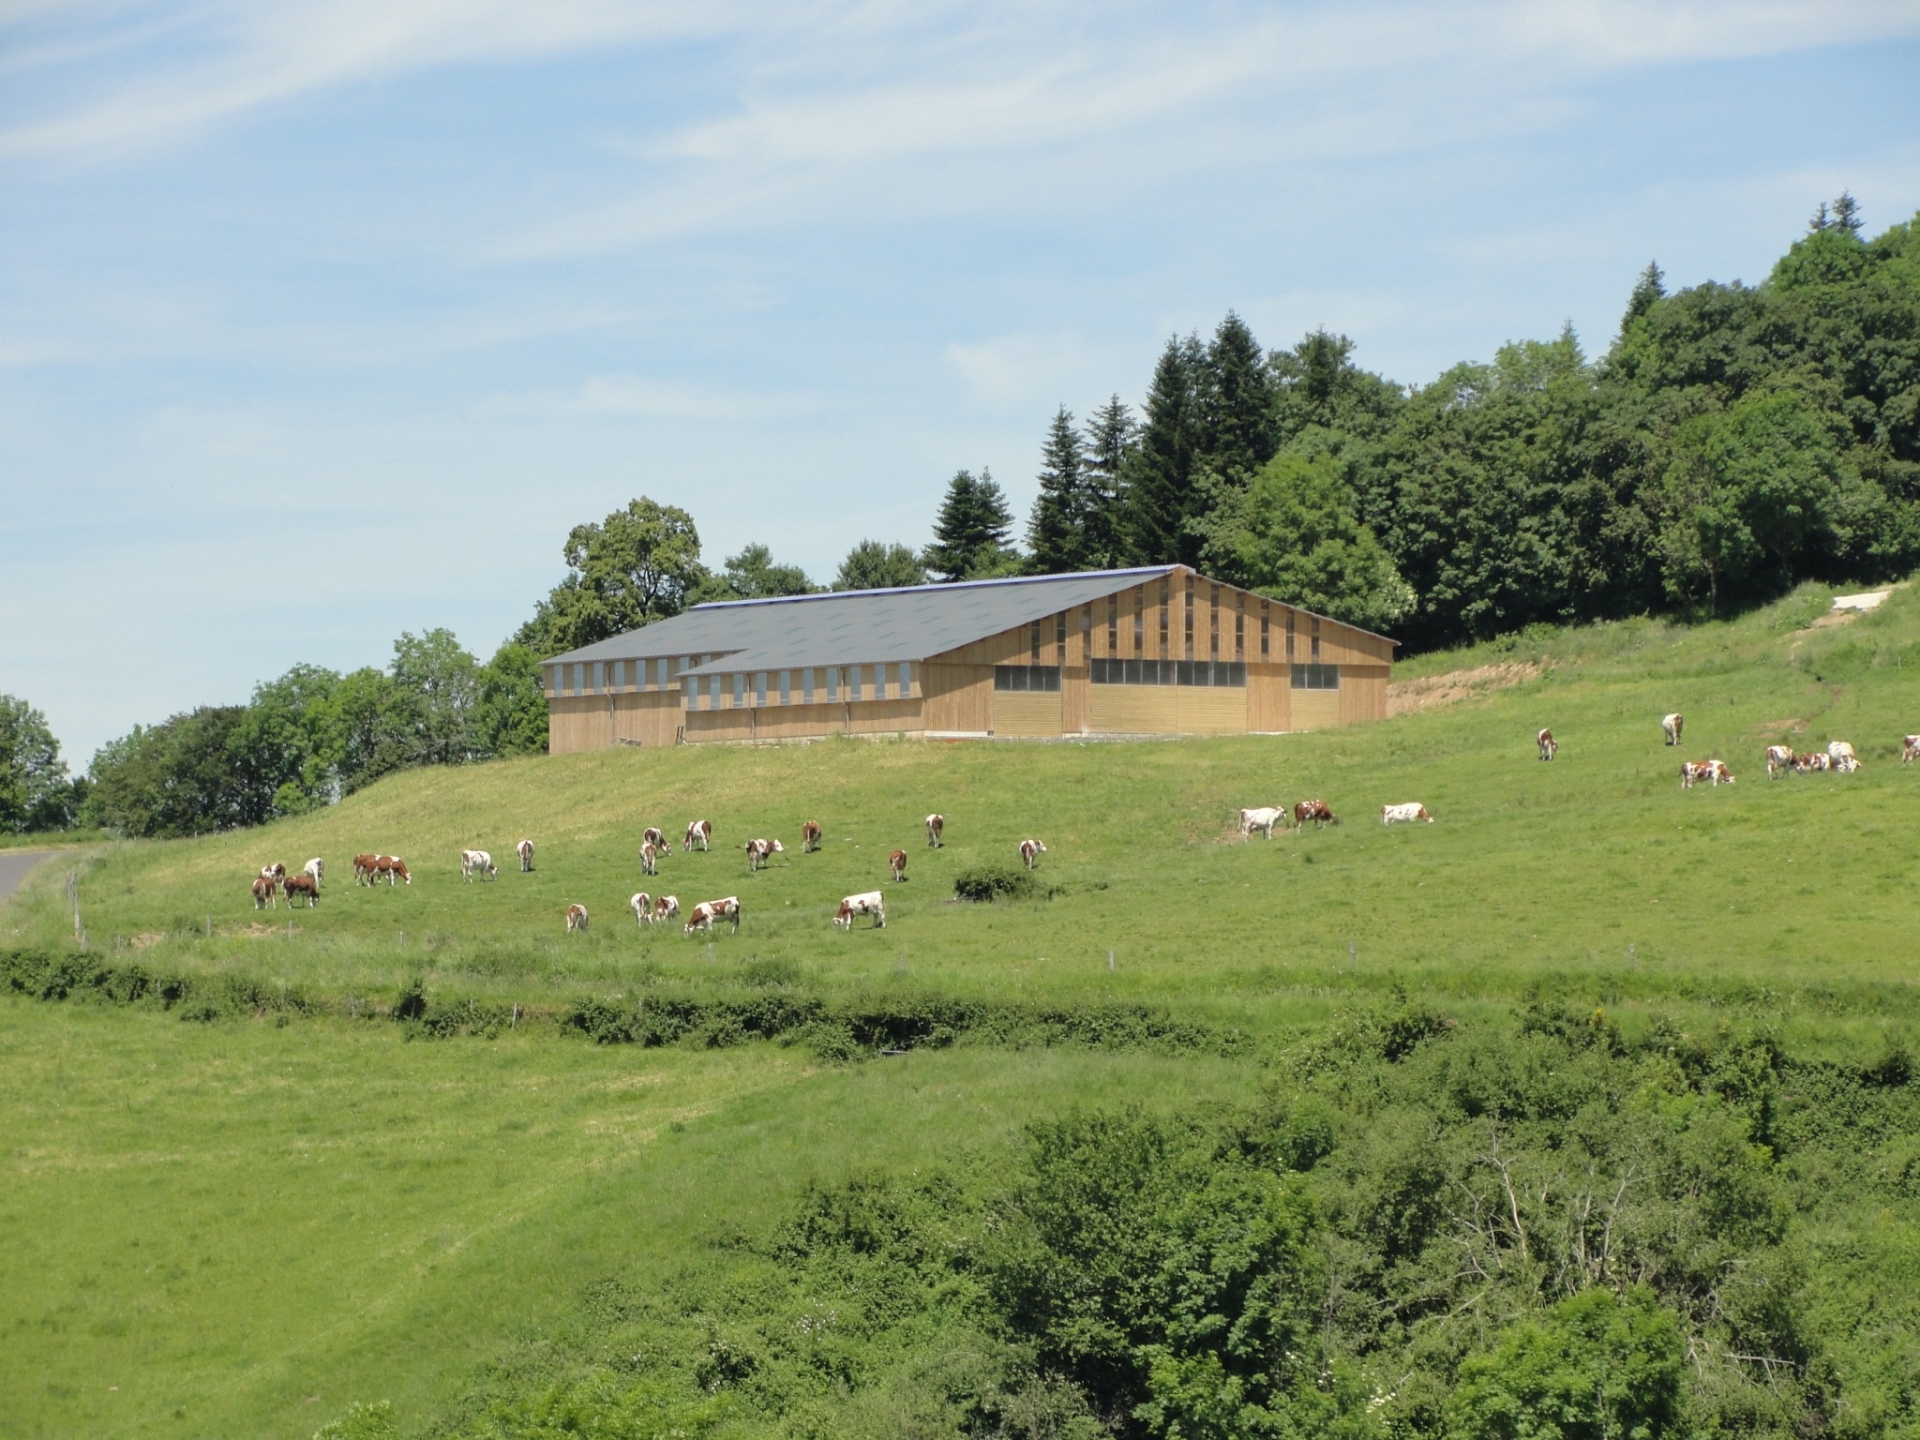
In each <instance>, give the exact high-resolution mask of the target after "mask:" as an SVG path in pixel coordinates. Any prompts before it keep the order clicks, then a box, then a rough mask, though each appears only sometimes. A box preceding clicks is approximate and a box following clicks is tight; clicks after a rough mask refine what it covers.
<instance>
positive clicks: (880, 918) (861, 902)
mask: <svg viewBox="0 0 1920 1440" xmlns="http://www.w3.org/2000/svg"><path fill="white" fill-rule="evenodd" d="M856 915H871V916H873V928H874V929H876V930H884V929H886V928H887V900H886V897H885V896H884V895H882V894H881V893H880V892H879V891H878V890H869V891H867V893H866V894H864V895H849V896H847V898H846V899H844V900H842V901H841V902H840V908H839V909H838V910H836V911H835V912H834V915H833V923H834V924H835V925H838V926H839V927H840V928H841V929H843V930H851V929H852V928H853V918H854V916H856Z"/></svg>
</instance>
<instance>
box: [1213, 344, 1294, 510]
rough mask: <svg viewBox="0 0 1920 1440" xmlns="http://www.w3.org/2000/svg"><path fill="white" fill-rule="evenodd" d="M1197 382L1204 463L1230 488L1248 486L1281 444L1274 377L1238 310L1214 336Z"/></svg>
mask: <svg viewBox="0 0 1920 1440" xmlns="http://www.w3.org/2000/svg"><path fill="white" fill-rule="evenodd" d="M1197 378H1198V382H1199V385H1198V390H1199V395H1198V407H1197V415H1198V421H1199V424H1198V435H1197V437H1196V440H1195V450H1196V452H1197V458H1198V461H1199V464H1200V465H1201V466H1202V467H1203V468H1204V469H1206V470H1207V471H1209V472H1211V473H1212V474H1213V475H1214V476H1216V477H1218V478H1219V479H1221V480H1224V481H1226V482H1227V483H1229V484H1230V485H1233V486H1235V487H1238V486H1241V485H1244V484H1246V482H1247V480H1248V479H1249V478H1250V477H1251V476H1252V475H1253V472H1254V471H1256V470H1258V469H1259V468H1260V467H1261V466H1262V465H1264V464H1266V463H1267V461H1269V460H1271V459H1272V458H1273V455H1274V451H1275V450H1277V449H1278V448H1279V442H1278V440H1277V439H1276V437H1275V424H1274V420H1275V416H1274V398H1275V387H1274V379H1273V375H1272V374H1271V372H1270V371H1269V369H1268V366H1267V359H1266V356H1265V354H1264V353H1262V351H1261V349H1260V342H1259V341H1257V340H1255V339H1254V338H1253V332H1252V331H1251V330H1249V329H1248V328H1247V325H1246V322H1245V321H1244V320H1242V319H1241V318H1240V317H1239V316H1238V315H1236V314H1235V313H1234V312H1233V311H1231V310H1229V311H1228V312H1227V315H1226V318H1225V319H1224V320H1222V321H1221V322H1220V328H1219V329H1217V330H1215V331H1214V332H1213V340H1212V341H1211V342H1210V343H1209V344H1208V346H1207V351H1206V363H1205V364H1204V365H1203V366H1201V367H1200V371H1199V374H1198V377H1197Z"/></svg>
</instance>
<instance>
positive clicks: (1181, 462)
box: [1123, 335, 1206, 565]
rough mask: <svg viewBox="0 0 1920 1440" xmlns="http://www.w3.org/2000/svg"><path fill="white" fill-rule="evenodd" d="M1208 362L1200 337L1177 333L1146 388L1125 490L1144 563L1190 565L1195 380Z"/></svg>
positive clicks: (1131, 534)
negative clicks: (1140, 423) (1189, 521)
mask: <svg viewBox="0 0 1920 1440" xmlns="http://www.w3.org/2000/svg"><path fill="white" fill-rule="evenodd" d="M1205 363H1206V355H1205V352H1204V351H1202V350H1201V348H1200V342H1199V340H1198V339H1196V338H1195V337H1193V336H1191V335H1189V336H1188V337H1187V338H1186V339H1184V340H1182V339H1181V338H1180V337H1179V336H1177V335H1176V336H1174V337H1173V338H1172V339H1170V340H1169V341H1167V345H1166V348H1165V349H1164V350H1162V351H1161V352H1160V359H1159V362H1158V363H1157V364H1156V365H1155V366H1154V367H1153V384H1152V386H1151V388H1150V389H1149V390H1148V392H1147V401H1146V404H1145V405H1143V406H1142V407H1141V409H1142V410H1144V411H1145V412H1146V417H1147V418H1146V423H1145V424H1144V425H1143V426H1141V428H1140V443H1139V444H1138V445H1137V446H1136V447H1135V448H1134V450H1133V452H1132V454H1131V455H1130V456H1129V457H1128V462H1127V466H1126V475H1125V478H1124V482H1123V485H1124V489H1125V491H1126V496H1127V532H1128V541H1129V544H1130V546H1131V548H1132V550H1133V552H1134V554H1135V556H1136V557H1138V559H1139V560H1140V561H1141V563H1143V564H1147V565H1160V564H1167V563H1171V562H1173V561H1184V562H1185V563H1187V564H1189V565H1190V564H1192V563H1193V562H1194V561H1195V560H1196V559H1197V558H1198V556H1199V549H1200V540H1199V537H1198V536H1197V535H1194V534H1192V533H1190V532H1189V529H1188V526H1187V521H1188V519H1189V517H1190V516H1191V515H1193V513H1194V512H1195V510H1196V509H1197V504H1196V502H1197V499H1198V497H1197V496H1196V494H1195V490H1194V483H1193V479H1194V474H1193V472H1194V437H1195V430H1196V428H1197V422H1198V417H1197V414H1196V410H1197V399H1198V397H1197V395H1196V389H1197V383H1198V376H1199V373H1200V370H1201V367H1202V366H1203V365H1204V364H1205Z"/></svg>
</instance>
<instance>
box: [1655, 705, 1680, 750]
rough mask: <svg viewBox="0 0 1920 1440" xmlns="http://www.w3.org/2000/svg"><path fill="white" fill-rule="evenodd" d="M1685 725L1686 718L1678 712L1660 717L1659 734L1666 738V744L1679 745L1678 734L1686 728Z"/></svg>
mask: <svg viewBox="0 0 1920 1440" xmlns="http://www.w3.org/2000/svg"><path fill="white" fill-rule="evenodd" d="M1686 724H1687V717H1686V716H1684V715H1682V714H1681V713H1680V712H1679V711H1678V710H1676V711H1674V712H1673V714H1671V715H1665V716H1662V717H1661V720H1660V733H1661V734H1662V735H1664V736H1666V737H1667V744H1669V745H1678V744H1679V743H1680V732H1681V731H1682V730H1683V729H1685V728H1686Z"/></svg>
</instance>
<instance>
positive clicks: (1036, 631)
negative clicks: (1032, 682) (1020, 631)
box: [1027, 620, 1040, 665]
mask: <svg viewBox="0 0 1920 1440" xmlns="http://www.w3.org/2000/svg"><path fill="white" fill-rule="evenodd" d="M1027 659H1028V661H1029V662H1030V663H1031V664H1034V665H1038V664H1039V663H1040V622H1039V621H1038V620H1036V621H1034V622H1033V624H1032V626H1031V627H1030V628H1029V635H1028V641H1027Z"/></svg>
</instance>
